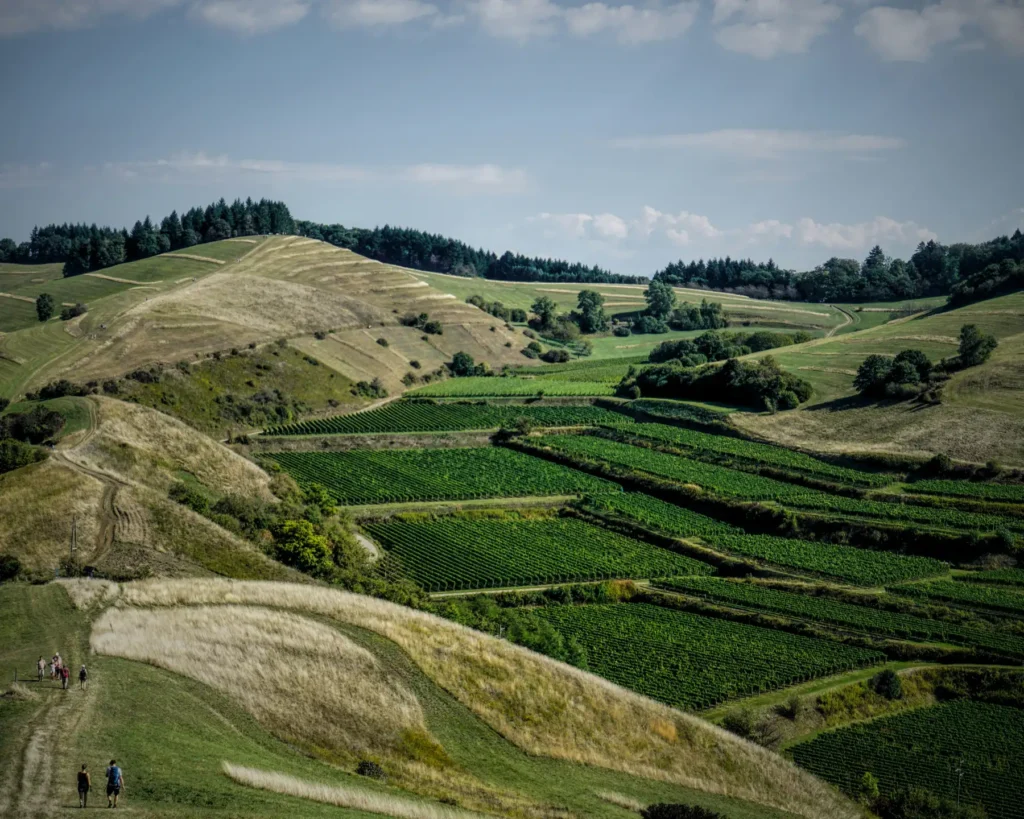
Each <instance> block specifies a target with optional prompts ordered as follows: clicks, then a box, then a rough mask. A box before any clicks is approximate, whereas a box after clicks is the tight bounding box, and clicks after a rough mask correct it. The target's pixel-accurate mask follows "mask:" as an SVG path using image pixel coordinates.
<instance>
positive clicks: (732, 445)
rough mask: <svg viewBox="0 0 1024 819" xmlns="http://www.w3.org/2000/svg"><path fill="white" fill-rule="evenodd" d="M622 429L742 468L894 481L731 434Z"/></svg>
mask: <svg viewBox="0 0 1024 819" xmlns="http://www.w3.org/2000/svg"><path fill="white" fill-rule="evenodd" d="M620 432H621V433H624V434H626V435H629V436H636V437H639V438H646V439H649V440H652V441H659V442H663V443H666V444H669V445H671V446H672V447H673V448H678V449H683V450H686V452H687V453H691V454H692V455H693V457H695V458H697V459H698V460H703V458H702V455H711V456H716V457H721V456H727V457H728V458H730V459H735V462H736V466H737V468H739V469H750V468H755V469H756V468H760V467H771V468H774V469H779V470H785V471H788V472H797V473H799V474H802V475H807V476H810V477H814V478H819V479H821V480H826V481H833V482H839V483H847V484H854V485H858V486H865V487H879V486H885V485H886V484H890V483H892V481H893V478H892V477H891V476H889V475H884V474H879V473H875V472H865V471H863V470H860V469H849V468H847V467H842V466H836V465H834V464H830V463H828V462H827V461H822V460H820V459H818V458H812V457H811V456H810V455H805V454H804V453H802V452H796V451H794V450H792V449H786V448H785V447H781V446H772V445H771V444H759V443H756V442H754V441H746V440H744V439H742V438H732V437H730V436H728V435H713V434H711V433H707V432H698V431H696V430H692V429H686V428H683V427H676V426H670V425H668V424H634V425H631V426H630V427H629V428H628V429H624V430H621V431H620Z"/></svg>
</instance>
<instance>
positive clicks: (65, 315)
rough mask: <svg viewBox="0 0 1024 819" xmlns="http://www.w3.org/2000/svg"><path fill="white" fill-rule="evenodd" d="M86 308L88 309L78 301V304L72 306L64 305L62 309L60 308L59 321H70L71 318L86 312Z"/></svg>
mask: <svg viewBox="0 0 1024 819" xmlns="http://www.w3.org/2000/svg"><path fill="white" fill-rule="evenodd" d="M88 310H89V308H88V307H86V306H85V305H84V304H82V303H81V302H79V303H78V304H76V305H74V306H73V307H65V308H64V309H63V310H61V311H60V320H61V321H70V320H71V319H73V318H78V317H79V316H84V315H85V314H86V313H87V312H88Z"/></svg>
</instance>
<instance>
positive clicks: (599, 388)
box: [410, 376, 615, 398]
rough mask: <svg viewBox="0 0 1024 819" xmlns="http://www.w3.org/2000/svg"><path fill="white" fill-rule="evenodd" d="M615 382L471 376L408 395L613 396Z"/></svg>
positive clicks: (466, 396) (459, 396)
mask: <svg viewBox="0 0 1024 819" xmlns="http://www.w3.org/2000/svg"><path fill="white" fill-rule="evenodd" d="M614 394H615V384H612V383H610V382H605V381H557V380H553V379H552V380H548V379H546V378H542V379H536V378H515V377H512V378H499V377H494V376H472V377H470V378H449V379H448V380H447V381H435V382H433V383H432V384H427V385H426V386H425V387H419V388H417V389H415V390H413V391H412V392H411V393H410V395H412V396H413V397H422V398H492V397H494V398H498V397H508V398H531V397H533V396H535V395H549V396H591V395H595V396H601V395H614Z"/></svg>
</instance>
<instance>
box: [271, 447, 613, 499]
mask: <svg viewBox="0 0 1024 819" xmlns="http://www.w3.org/2000/svg"><path fill="white" fill-rule="evenodd" d="M267 457H269V458H271V459H272V460H274V461H276V462H277V463H279V464H280V465H281V466H282V467H283V468H284V469H285V470H286V471H287V472H288V473H289V474H290V475H291V476H292V477H293V478H295V480H296V481H298V482H299V485H300V486H308V485H309V484H311V483H318V484H321V485H322V486H324V487H326V488H327V490H328V492H330V493H331V495H332V496H333V497H334V498H335V499H336V500H337V501H338V502H339V503H342V504H364V503H397V502H403V501H433V500H467V499H470V498H500V497H527V496H532V495H575V494H584V493H592V492H593V493H602V492H617V491H619V487H618V486H617V485H616V484H613V483H611V482H609V481H605V480H601V479H600V478H594V477H591V476H590V475H584V474H583V473H581V472H577V471H575V470H573V469H569V468H567V467H564V466H559V465H558V464H552V463H548V462H544V461H540V460H539V459H537V458H531V457H530V456H529V455H524V454H522V453H520V452H513V451H511V450H507V449H500V448H494V447H484V448H477V449H423V450H419V449H402V450H379V451H378V450H351V451H349V452H277V453H271V454H269V455H268V456H267Z"/></svg>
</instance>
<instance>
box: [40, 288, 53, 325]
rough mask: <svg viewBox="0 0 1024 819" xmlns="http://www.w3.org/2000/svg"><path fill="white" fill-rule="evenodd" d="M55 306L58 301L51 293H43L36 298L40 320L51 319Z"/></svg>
mask: <svg viewBox="0 0 1024 819" xmlns="http://www.w3.org/2000/svg"><path fill="white" fill-rule="evenodd" d="M55 307H56V302H54V300H53V296H51V295H50V294H49V293H41V294H40V295H39V297H38V298H37V299H36V315H37V316H39V320H40V321H49V320H50V317H51V316H52V315H53V311H54V309H55Z"/></svg>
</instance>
